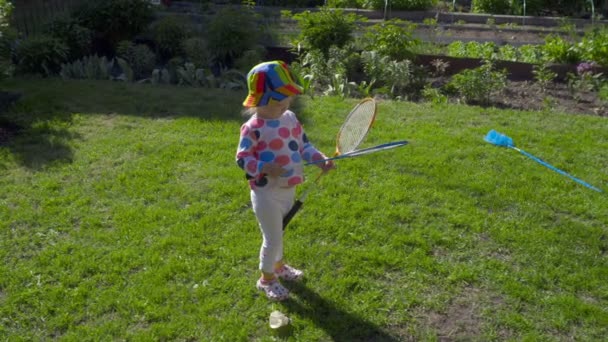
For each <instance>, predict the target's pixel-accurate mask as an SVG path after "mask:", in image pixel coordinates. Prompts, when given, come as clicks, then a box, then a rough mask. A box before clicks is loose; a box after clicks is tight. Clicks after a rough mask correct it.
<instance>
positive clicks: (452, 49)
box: [447, 40, 468, 57]
mask: <svg viewBox="0 0 608 342" xmlns="http://www.w3.org/2000/svg"><path fill="white" fill-rule="evenodd" d="M447 54H448V56H453V57H468V56H467V47H466V45H465V43H464V42H463V41H461V40H457V41H454V42H451V43H450V44H448V46H447Z"/></svg>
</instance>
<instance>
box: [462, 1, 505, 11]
mask: <svg viewBox="0 0 608 342" xmlns="http://www.w3.org/2000/svg"><path fill="white" fill-rule="evenodd" d="M471 6H472V8H473V11H474V12H481V13H492V14H509V13H510V11H511V1H509V0H473V2H472V4H471Z"/></svg>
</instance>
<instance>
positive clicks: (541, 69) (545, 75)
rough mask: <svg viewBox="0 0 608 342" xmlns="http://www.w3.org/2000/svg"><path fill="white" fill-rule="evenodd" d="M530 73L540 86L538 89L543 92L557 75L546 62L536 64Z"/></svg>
mask: <svg viewBox="0 0 608 342" xmlns="http://www.w3.org/2000/svg"><path fill="white" fill-rule="evenodd" d="M532 73H533V74H534V79H535V80H536V83H537V84H538V86H539V87H540V90H541V91H542V92H543V93H544V92H545V91H546V90H547V87H548V86H549V84H551V83H552V82H553V80H554V79H555V78H556V77H557V74H556V73H555V72H553V71H551V69H549V66H548V65H547V63H541V64H536V65H534V67H533V68H532Z"/></svg>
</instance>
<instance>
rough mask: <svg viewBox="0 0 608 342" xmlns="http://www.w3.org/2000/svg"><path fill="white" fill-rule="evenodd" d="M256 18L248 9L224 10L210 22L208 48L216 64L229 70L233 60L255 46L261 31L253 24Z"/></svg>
mask: <svg viewBox="0 0 608 342" xmlns="http://www.w3.org/2000/svg"><path fill="white" fill-rule="evenodd" d="M256 17H257V15H256V14H255V12H253V11H252V10H251V9H249V8H244V9H236V8H225V9H222V10H221V11H220V12H218V14H217V15H216V16H215V17H214V18H213V20H211V22H210V23H209V30H208V32H207V37H208V46H209V51H213V55H212V58H213V60H214V61H215V62H216V63H218V64H219V65H220V66H223V67H228V68H229V67H231V66H232V65H233V64H234V61H235V59H237V58H238V57H240V56H241V55H242V54H243V53H244V52H245V51H247V50H251V49H253V48H254V47H255V46H256V45H257V40H258V39H259V37H260V35H261V30H260V29H259V28H258V25H257V23H256V22H255V20H256Z"/></svg>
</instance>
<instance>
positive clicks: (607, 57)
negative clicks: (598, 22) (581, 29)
mask: <svg viewBox="0 0 608 342" xmlns="http://www.w3.org/2000/svg"><path fill="white" fill-rule="evenodd" d="M579 48H580V50H579V51H580V54H581V60H588V61H594V62H596V63H597V64H599V65H601V66H604V67H608V29H606V28H601V29H595V30H593V31H589V32H587V33H586V34H585V36H584V37H583V39H582V40H581V42H580V44H579Z"/></svg>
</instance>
